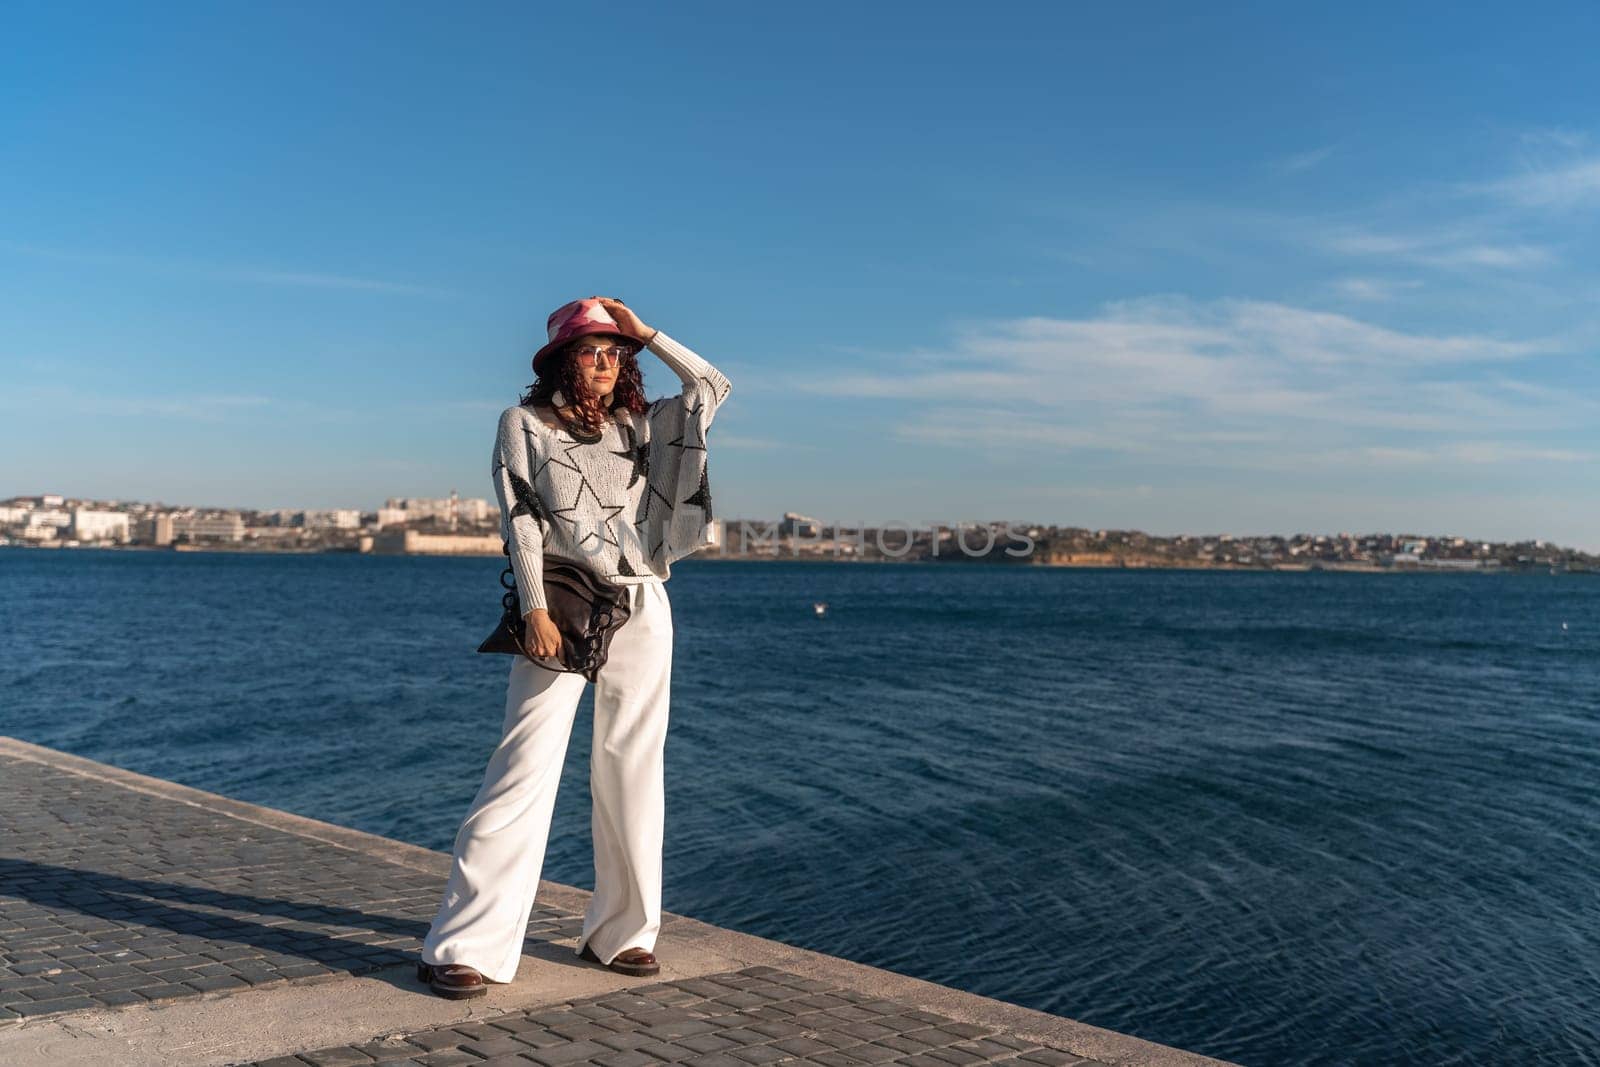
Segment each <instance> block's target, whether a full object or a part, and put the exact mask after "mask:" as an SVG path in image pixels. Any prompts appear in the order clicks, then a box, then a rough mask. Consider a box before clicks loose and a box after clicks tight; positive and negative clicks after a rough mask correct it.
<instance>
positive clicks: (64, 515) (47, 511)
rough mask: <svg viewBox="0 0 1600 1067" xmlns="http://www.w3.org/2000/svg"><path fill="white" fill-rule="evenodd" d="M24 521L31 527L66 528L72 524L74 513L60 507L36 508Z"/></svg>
mask: <svg viewBox="0 0 1600 1067" xmlns="http://www.w3.org/2000/svg"><path fill="white" fill-rule="evenodd" d="M24 521H26V522H27V524H28V526H29V527H30V528H33V527H39V526H51V527H54V528H56V529H58V530H64V529H66V528H67V527H69V526H71V525H72V515H71V514H70V513H68V512H66V511H63V510H62V509H60V508H54V507H51V508H35V509H33V510H32V511H30V512H28V515H27V518H26V519H25V520H24Z"/></svg>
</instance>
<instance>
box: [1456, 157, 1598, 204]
mask: <svg viewBox="0 0 1600 1067" xmlns="http://www.w3.org/2000/svg"><path fill="white" fill-rule="evenodd" d="M1477 188H1479V189H1481V190H1482V191H1484V192H1488V193H1491V194H1494V195H1496V196H1499V197H1501V198H1503V199H1505V200H1506V201H1508V202H1510V203H1512V204H1515V205H1517V206H1520V207H1526V208H1559V209H1567V208H1576V207H1584V206H1587V205H1589V204H1591V203H1593V202H1595V201H1600V157H1595V156H1591V157H1588V158H1585V159H1577V160H1573V161H1571V162H1567V163H1564V164H1562V165H1559V166H1554V167H1532V168H1529V169H1527V170H1525V171H1524V172H1523V173H1521V174H1516V175H1512V176H1511V177H1508V178H1502V179H1499V180H1498V181H1493V182H1487V183H1484V184H1482V185H1480V186H1478V187H1477Z"/></svg>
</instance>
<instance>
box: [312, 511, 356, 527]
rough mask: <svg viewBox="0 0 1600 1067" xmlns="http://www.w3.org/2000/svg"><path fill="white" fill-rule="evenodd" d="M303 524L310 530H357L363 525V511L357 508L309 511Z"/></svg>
mask: <svg viewBox="0 0 1600 1067" xmlns="http://www.w3.org/2000/svg"><path fill="white" fill-rule="evenodd" d="M301 525H303V526H305V528H306V529H308V530H355V529H359V528H360V526H361V512H360V511H358V510H356V509H355V508H326V509H323V510H320V511H307V512H306V513H305V519H304V520H303V522H302V523H301Z"/></svg>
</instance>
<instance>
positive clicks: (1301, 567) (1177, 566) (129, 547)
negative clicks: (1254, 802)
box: [0, 542, 1600, 575]
mask: <svg viewBox="0 0 1600 1067" xmlns="http://www.w3.org/2000/svg"><path fill="white" fill-rule="evenodd" d="M0 548H17V549H24V550H30V551H39V550H44V551H100V552H145V553H207V552H209V553H218V554H225V555H257V556H275V555H289V556H335V555H359V556H371V555H381V556H432V557H442V558H457V559H475V558H484V557H499V556H502V555H503V553H501V552H500V551H498V550H496V551H493V552H491V551H487V550H483V551H442V550H440V551H426V552H383V553H374V552H363V551H360V550H358V549H356V548H353V547H344V546H321V547H312V546H286V545H261V544H251V543H248V542H238V543H227V542H220V543H203V544H173V545H144V544H131V543H130V544H93V543H90V544H77V545H69V544H66V543H64V542H54V543H49V544H44V545H39V544H27V543H15V542H12V543H9V544H7V543H3V542H0ZM685 558H687V559H693V560H695V561H697V562H698V561H704V562H747V563H779V562H791V563H814V564H844V565H849V564H861V563H892V564H926V565H930V566H938V565H945V566H957V565H961V564H976V565H985V564H986V565H989V566H995V567H1017V566H1021V567H1040V568H1049V569H1066V570H1122V571H1228V572H1236V573H1237V572H1243V573H1257V574H1266V573H1281V574H1309V573H1318V574H1483V575H1492V574H1545V573H1548V574H1593V575H1600V566H1587V565H1584V564H1582V563H1581V562H1580V563H1578V564H1576V565H1574V564H1550V563H1544V562H1541V563H1529V564H1525V565H1512V566H1502V565H1493V566H1474V565H1467V564H1455V565H1452V564H1451V563H1449V562H1447V561H1433V562H1417V563H1403V564H1393V563H1389V564H1382V563H1373V562H1353V561H1352V562H1346V561H1339V560H1330V561H1314V562H1291V563H1276V562H1274V563H1239V562H1219V561H1214V560H1213V561H1199V560H1172V559H1149V558H1142V557H1124V558H1121V559H1119V560H1115V561H1112V560H1103V559H1094V560H1088V559H1083V560H1044V559H1033V560H1026V561H1024V560H1006V561H1004V562H1002V561H1001V560H998V559H995V558H972V559H962V558H950V557H942V558H937V559H936V558H930V557H928V556H926V555H919V556H901V557H895V556H884V557H868V558H863V557H851V556H838V557H834V556H831V555H827V554H823V553H817V552H796V553H794V554H793V555H790V554H785V553H759V554H758V553H744V554H740V553H736V552H718V551H715V550H706V551H702V552H698V553H695V554H694V555H692V556H688V557H685Z"/></svg>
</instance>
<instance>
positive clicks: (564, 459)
mask: <svg viewBox="0 0 1600 1067" xmlns="http://www.w3.org/2000/svg"><path fill="white" fill-rule="evenodd" d="M524 432H525V433H527V435H528V436H529V437H530V438H532V437H533V431H532V430H525V431H524ZM566 451H567V452H570V451H572V449H570V448H569V449H566ZM528 454H529V455H531V456H536V455H538V454H539V452H538V450H537V449H535V448H529V449H528ZM552 463H554V464H555V465H556V466H558V467H565V468H567V470H569V471H572V472H573V473H574V474H577V475H579V476H580V477H581V476H582V474H583V469H582V468H581V467H579V466H578V465H577V464H576V463H574V462H572V457H571V456H566V455H563V456H560V457H557V456H555V455H550V456H546V457H545V458H544V462H542V463H540V464H539V465H538V466H537V467H535V468H534V469H533V478H534V480H535V481H537V480H538V478H539V475H540V474H541V473H542V472H543V471H544V469H545V468H546V467H548V466H550V464H552Z"/></svg>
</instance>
